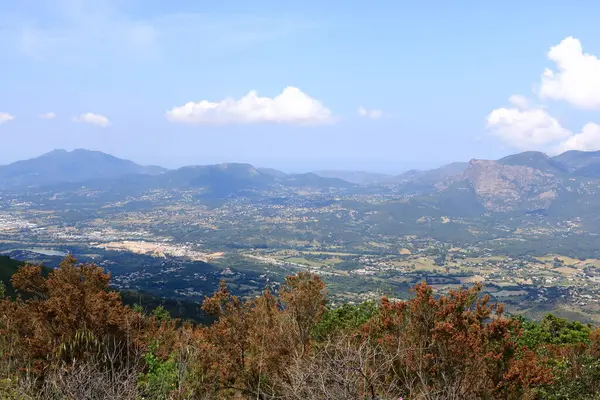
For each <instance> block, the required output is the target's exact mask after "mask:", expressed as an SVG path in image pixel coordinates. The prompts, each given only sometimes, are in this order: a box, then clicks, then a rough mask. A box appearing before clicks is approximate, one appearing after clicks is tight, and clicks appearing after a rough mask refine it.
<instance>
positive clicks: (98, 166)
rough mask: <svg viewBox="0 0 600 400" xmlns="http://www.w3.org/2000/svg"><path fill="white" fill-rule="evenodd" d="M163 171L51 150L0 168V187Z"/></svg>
mask: <svg viewBox="0 0 600 400" xmlns="http://www.w3.org/2000/svg"><path fill="white" fill-rule="evenodd" d="M164 171H166V170H165V169H164V168H161V167H157V166H142V165H138V164H136V163H134V162H133V161H129V160H123V159H121V158H117V157H115V156H112V155H110V154H106V153H102V152H100V151H91V150H85V149H77V150H73V151H66V150H60V149H59V150H53V151H51V152H49V153H46V154H43V155H41V156H39V157H36V158H32V159H29V160H23V161H17V162H15V163H12V164H9V165H5V166H0V188H11V187H21V188H25V187H32V186H34V187H35V186H48V185H53V184H58V183H64V182H82V181H86V180H90V179H112V178H118V177H120V176H124V175H134V174H143V175H157V174H160V173H162V172H164Z"/></svg>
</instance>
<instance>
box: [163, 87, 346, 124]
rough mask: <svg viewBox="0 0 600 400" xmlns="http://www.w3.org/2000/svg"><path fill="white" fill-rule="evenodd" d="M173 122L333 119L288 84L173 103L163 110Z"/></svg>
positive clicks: (322, 121) (308, 121)
mask: <svg viewBox="0 0 600 400" xmlns="http://www.w3.org/2000/svg"><path fill="white" fill-rule="evenodd" d="M165 116H166V118H167V119H169V120H170V121H173V122H183V123H189V124H248V123H258V122H279V123H290V124H327V123H332V122H334V118H333V116H332V114H331V111H330V110H328V109H327V108H325V107H324V106H323V105H322V104H321V102H319V101H318V100H315V99H313V98H311V97H310V96H308V95H307V94H305V93H303V92H302V91H301V90H300V89H298V88H296V87H293V86H289V87H286V88H285V89H284V90H283V92H281V94H279V95H277V96H275V97H273V98H270V97H259V96H258V94H257V92H256V91H251V92H250V93H248V94H247V95H246V96H244V97H242V98H240V99H238V100H236V99H232V98H226V99H224V100H222V101H219V102H211V101H208V100H202V101H199V102H189V103H186V104H184V105H182V106H178V107H174V108H173V109H171V110H169V111H167V112H166V115H165Z"/></svg>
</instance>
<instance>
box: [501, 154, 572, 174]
mask: <svg viewBox="0 0 600 400" xmlns="http://www.w3.org/2000/svg"><path fill="white" fill-rule="evenodd" d="M498 163H499V164H502V165H514V166H523V167H530V168H533V169H536V170H539V171H542V172H545V173H549V174H561V173H563V172H565V169H564V167H563V166H562V165H561V164H560V163H559V162H557V161H556V160H555V159H553V158H551V157H548V156H547V155H546V154H545V153H542V152H540V151H525V152H523V153H518V154H513V155H510V156H507V157H504V158H501V159H499V160H498Z"/></svg>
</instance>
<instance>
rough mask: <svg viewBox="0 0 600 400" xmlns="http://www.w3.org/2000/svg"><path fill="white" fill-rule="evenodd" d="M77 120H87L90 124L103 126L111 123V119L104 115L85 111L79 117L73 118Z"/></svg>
mask: <svg viewBox="0 0 600 400" xmlns="http://www.w3.org/2000/svg"><path fill="white" fill-rule="evenodd" d="M73 121H75V122H85V123H88V124H92V125H96V126H99V127H102V128H106V127H107V126H109V125H110V120H109V119H108V118H107V117H105V116H104V115H100V114H94V113H90V112H88V113H85V114H81V115H80V116H78V117H75V118H73Z"/></svg>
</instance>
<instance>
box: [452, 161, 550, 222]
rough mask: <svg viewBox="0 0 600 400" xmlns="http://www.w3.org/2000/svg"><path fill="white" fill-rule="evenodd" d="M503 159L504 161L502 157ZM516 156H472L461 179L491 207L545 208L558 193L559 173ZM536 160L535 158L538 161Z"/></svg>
mask: <svg viewBox="0 0 600 400" xmlns="http://www.w3.org/2000/svg"><path fill="white" fill-rule="evenodd" d="M503 160H504V161H503ZM513 161H515V160H508V162H507V160H505V159H502V160H499V161H491V160H471V161H470V162H469V166H468V167H467V169H466V170H465V172H464V173H463V175H462V176H461V178H460V180H464V181H467V182H469V183H470V185H471V186H472V187H473V189H474V193H475V195H476V196H477V198H478V199H479V200H480V201H481V202H482V203H483V205H484V206H485V207H486V208H487V209H488V210H491V211H511V210H514V209H521V208H524V209H540V208H547V207H549V205H550V204H551V202H552V201H553V200H554V199H555V198H556V197H557V196H558V191H559V189H560V188H561V177H560V176H559V175H557V174H554V173H551V172H548V171H547V168H546V166H547V165H546V164H543V163H542V164H541V165H538V166H540V167H541V168H542V169H538V168H534V167H530V166H527V165H515V164H513ZM538 161H539V160H537V159H536V160H535V163H536V165H537V162H538Z"/></svg>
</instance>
